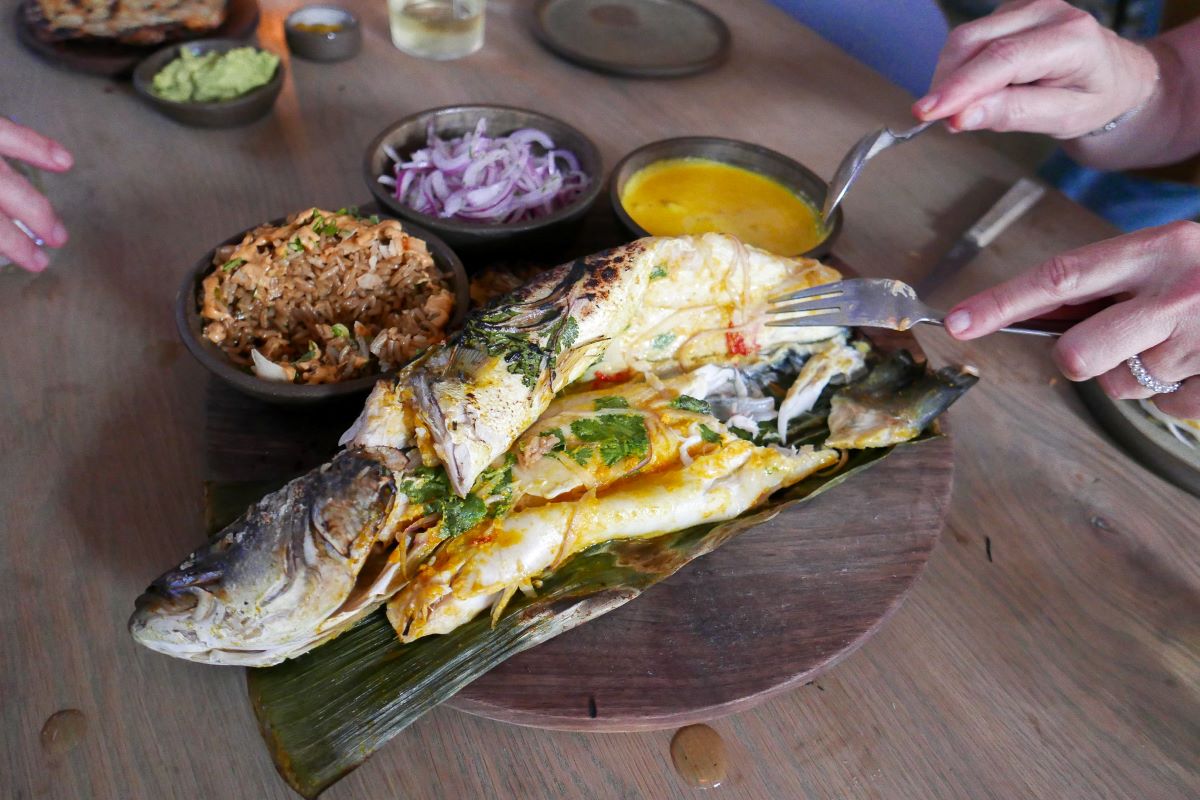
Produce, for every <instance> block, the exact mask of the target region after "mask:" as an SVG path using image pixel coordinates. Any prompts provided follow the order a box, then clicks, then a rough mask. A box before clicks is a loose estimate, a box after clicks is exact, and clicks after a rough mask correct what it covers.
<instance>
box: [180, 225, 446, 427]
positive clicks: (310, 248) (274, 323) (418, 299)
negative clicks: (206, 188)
mask: <svg viewBox="0 0 1200 800" xmlns="http://www.w3.org/2000/svg"><path fill="white" fill-rule="evenodd" d="M469 304H470V299H469V289H468V282H467V277H466V273H465V272H464V271H463V266H462V262H461V261H459V259H458V257H457V256H456V255H455V254H454V251H452V250H451V249H450V248H449V247H448V246H447V245H446V244H445V243H444V242H442V241H441V240H440V239H438V238H437V237H436V236H434V235H433V234H431V233H429V232H428V231H425V230H422V229H421V228H419V227H417V226H416V225H412V224H411V223H408V222H403V223H402V222H400V221H399V220H396V219H390V218H383V219H381V218H379V217H378V216H375V215H372V216H362V215H360V214H358V213H357V212H355V211H351V210H348V209H339V210H337V211H327V210H323V209H319V208H310V209H306V210H304V211H300V212H297V213H295V214H292V215H291V216H289V217H287V218H286V219H278V220H273V221H271V222H268V223H266V224H263V225H258V226H256V227H254V228H251V229H250V230H248V231H243V232H242V233H238V234H236V235H234V236H231V237H229V238H228V239H226V240H225V241H224V242H222V243H221V244H220V245H218V246H217V247H216V248H214V249H213V250H211V251H209V252H208V253H207V254H205V256H204V257H203V258H201V259H200V260H199V261H198V262H197V264H196V266H195V267H194V268H193V269H192V271H191V272H190V273H189V274H188V276H187V278H186V279H185V280H184V282H183V285H182V286H181V287H180V290H179V294H178V296H177V298H176V322H177V324H178V327H179V333H180V336H181V337H182V338H183V343H184V344H185V345H186V346H187V348H188V350H189V351H190V352H191V353H192V355H193V356H195V357H196V359H197V360H198V361H200V363H201V364H203V365H204V366H205V367H207V368H208V369H209V370H211V371H212V372H213V373H214V374H215V375H216V376H217V377H219V378H221V379H222V380H224V381H226V382H227V383H229V384H231V385H233V386H234V387H235V388H237V389H239V390H241V391H243V392H245V393H246V394H249V395H252V396H254V397H257V398H259V399H261V400H266V401H268V402H274V403H293V404H295V403H311V402H316V401H320V400H325V399H329V398H333V397H340V396H344V395H350V394H355V393H358V392H364V391H366V390H368V389H370V388H371V387H372V386H373V385H374V384H375V382H376V381H377V380H378V379H379V377H380V376H381V375H384V374H387V373H389V372H393V371H395V370H396V369H398V368H400V367H402V366H403V365H404V364H407V363H408V362H409V361H411V360H412V359H414V358H416V357H417V356H419V355H420V354H421V353H423V352H424V351H425V350H427V349H429V348H430V347H432V346H433V345H436V344H438V343H439V342H442V341H444V340H445V338H446V337H447V335H449V333H450V332H452V331H454V330H456V329H457V328H459V327H461V325H462V321H463V319H464V318H465V316H466V313H467V309H468V306H469Z"/></svg>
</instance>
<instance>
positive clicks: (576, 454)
mask: <svg viewBox="0 0 1200 800" xmlns="http://www.w3.org/2000/svg"><path fill="white" fill-rule="evenodd" d="M595 452H596V451H595V450H593V449H592V448H590V447H576V448H575V449H574V450H572V451H571V452H569V453H567V455H569V456H570V457H571V458H572V459H573V460H574V461H575V463H576V464H578V465H579V466H581V467H586V466H587V463H588V462H589V461H591V460H592V455H594V454H595Z"/></svg>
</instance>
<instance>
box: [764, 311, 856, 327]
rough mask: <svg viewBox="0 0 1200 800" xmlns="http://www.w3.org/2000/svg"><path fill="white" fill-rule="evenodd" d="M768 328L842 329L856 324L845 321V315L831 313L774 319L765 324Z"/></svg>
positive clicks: (835, 312)
mask: <svg viewBox="0 0 1200 800" xmlns="http://www.w3.org/2000/svg"><path fill="white" fill-rule="evenodd" d="M765 324H766V326H767V327H768V328H811V327H826V326H828V327H831V328H837V327H843V326H848V325H853V324H856V323H853V322H851V321H850V320H848V319H846V315H845V314H844V313H841V312H837V311H831V312H829V313H826V314H814V315H812V316H811V317H809V316H805V317H788V318H787V319H776V320H772V321H770V322H768V323H765Z"/></svg>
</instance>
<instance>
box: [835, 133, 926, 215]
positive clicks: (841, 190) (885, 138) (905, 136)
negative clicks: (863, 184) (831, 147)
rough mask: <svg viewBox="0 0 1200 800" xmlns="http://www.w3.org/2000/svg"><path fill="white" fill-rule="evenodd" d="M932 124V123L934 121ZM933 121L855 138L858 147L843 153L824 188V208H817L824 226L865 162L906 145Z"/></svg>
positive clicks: (855, 146)
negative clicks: (889, 149)
mask: <svg viewBox="0 0 1200 800" xmlns="http://www.w3.org/2000/svg"><path fill="white" fill-rule="evenodd" d="M936 121H937V120H934V122H936ZM934 122H922V123H921V124H920V125H918V126H917V127H915V128H909V129H908V130H906V131H900V132H896V131H894V130H892V129H891V128H880V129H879V130H877V131H871V132H870V133H868V134H867V135H866V136H864V137H863V138H861V139H859V140H858V144H856V145H854V147H852V148H850V152H849V153H846V156H845V158H843V159H842V163H840V164H838V168H837V172H835V173H833V180H831V181H830V182H829V186H827V187H826V189H825V205H824V207H823V208H822V209H821V221H822V222H825V223H828V222H829V215H830V214H832V213H833V210H834V209H835V208H837V207H838V204H839V203H841V202H842V198H843V197H845V196H846V192H847V191H849V189H850V184H852V183H854V181H855V180H856V179H857V178H858V174H859V173H860V172H862V169H863V167H865V166H866V165H867V162H868V161H870V160H871V159H872V158H874V157H875V156H877V155H878V154H880V153H882V152H883V151H884V150H887V149H888V148H889V147H891V146H892V145H896V144H899V143H900V142H907V141H908V140H909V139H911V138H913V137H914V136H916V135H917V134H918V133H920V132H921V131H923V130H925V129H926V128H928V127H929V126H930V125H933V124H934Z"/></svg>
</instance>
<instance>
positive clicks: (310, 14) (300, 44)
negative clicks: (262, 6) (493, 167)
mask: <svg viewBox="0 0 1200 800" xmlns="http://www.w3.org/2000/svg"><path fill="white" fill-rule="evenodd" d="M304 24H308V25H338V26H340V27H341V29H340V30H336V31H327V32H325V33H321V32H318V31H306V30H303V29H301V28H300V27H298V26H299V25H304ZM283 32H284V36H285V37H286V38H287V45H288V50H291V51H292V52H293V53H295V54H296V55H298V56H299V57H300V58H306V59H308V60H309V61H345V60H346V59H347V58H353V57H354V56H356V55H358V51H359V50H361V49H362V28H361V27H360V26H359V24H358V17H356V16H354V15H353V14H351V13H350V12H349V11H347V10H346V9H344V8H342V7H341V6H330V5H312V6H304V7H303V8H298V9H296V10H295V11H293V12H292V13H291V14H288V16H287V19H286V20H284V22H283Z"/></svg>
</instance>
